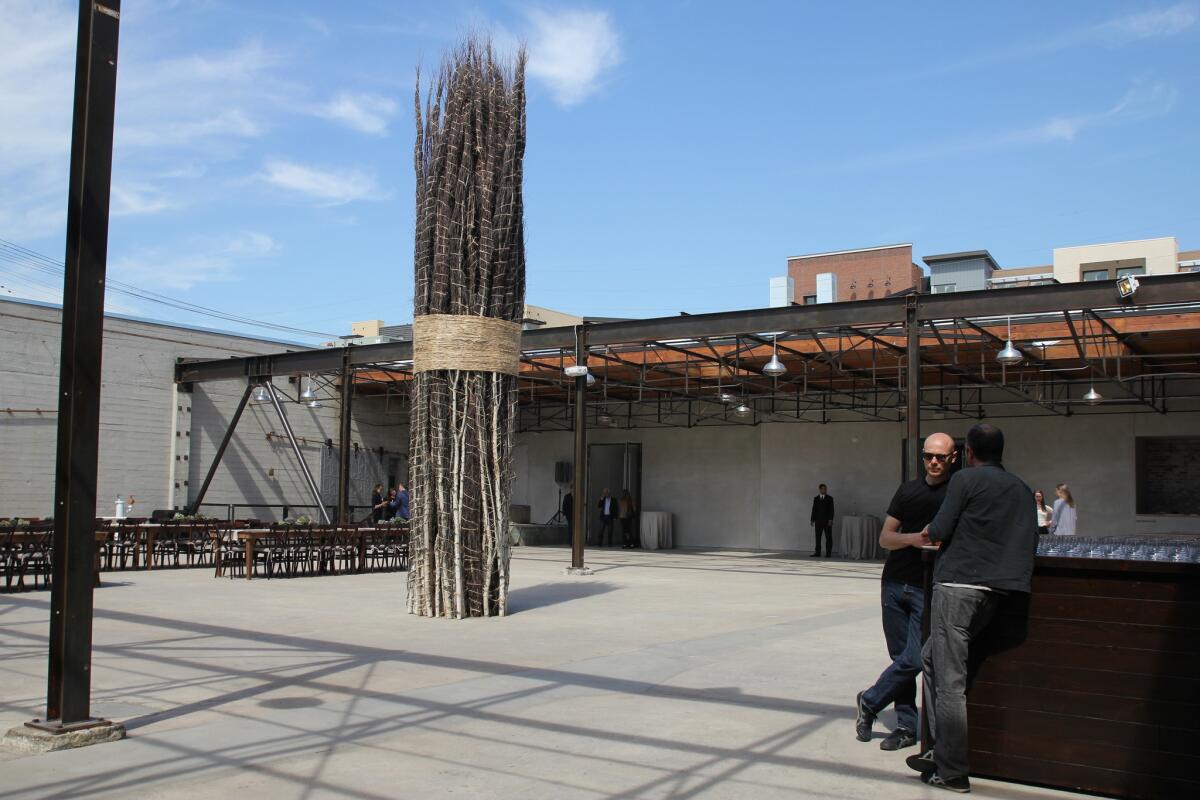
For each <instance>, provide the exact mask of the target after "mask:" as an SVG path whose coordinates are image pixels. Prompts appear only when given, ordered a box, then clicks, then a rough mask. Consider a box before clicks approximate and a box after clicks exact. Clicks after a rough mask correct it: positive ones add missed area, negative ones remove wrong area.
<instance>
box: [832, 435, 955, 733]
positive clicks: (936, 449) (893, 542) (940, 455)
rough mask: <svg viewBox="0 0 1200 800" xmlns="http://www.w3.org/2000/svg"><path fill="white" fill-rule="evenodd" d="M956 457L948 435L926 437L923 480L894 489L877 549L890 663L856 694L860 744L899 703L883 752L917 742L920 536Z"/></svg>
mask: <svg viewBox="0 0 1200 800" xmlns="http://www.w3.org/2000/svg"><path fill="white" fill-rule="evenodd" d="M956 458H957V453H956V452H955V449H954V439H952V438H951V437H950V436H949V435H948V434H945V433H935V434H933V435H931V436H929V437H928V438H926V439H925V445H924V447H923V448H922V449H921V460H922V461H923V462H924V464H925V475H924V476H923V477H920V478H916V479H915V480H911V481H908V482H906V483H902V484H901V485H900V488H898V489H897V490H896V494H895V495H894V496H893V497H892V502H891V503H890V504H889V505H888V509H887V519H886V520H885V521H884V523H883V531H882V532H881V533H880V534H879V546H880V547H882V548H883V549H885V550H887V551H888V557H887V562H886V563H885V564H884V565H883V575H882V582H881V587H880V589H881V591H880V602H881V605H882V606H883V637H884V639H885V640H886V641H887V650H888V656H889V657H890V658H891V659H892V663H891V664H889V665H888V666H887V669H885V670H884V671H883V673H882V674H881V675H880V676H879V679H878V680H876V681H875V683H874V685H873V686H871V687H870V688H868V689H864V690H862V691H861V692H859V693H858V697H857V698H856V700H855V705H856V706H857V707H858V717H857V719H856V720H855V724H854V728H855V734H856V736H857V737H858V740H859V741H860V742H869V741H871V726H872V725H873V724H874V722H875V718H876V717H877V716H878V715H879V712H880V711H882V710H883V709H885V708H887V707H888V706H889V705H892V704H895V706H896V729H895V730H894V731H892V732H891V733H890V734H889V735H888V736H887V737H886V738H885V739H884V740H883V741H882V742H880V743H879V749H880V750H901V749H903V748H905V747H912V746H913V745H914V744H916V743H917V727H918V726H917V720H918V717H917V676H918V675H920V674H921V620H922V619H923V618H924V615H925V589H924V586H925V570H924V568H923V567H922V565H921V550H920V547H921V545H922V544H923V543H924V541H923V537H922V535H921V532H922V531H923V530H925V526H926V525H928V524H929V523H930V522H932V521H933V518H934V517H935V516H937V512H938V509H940V508H941V507H942V500H944V499H945V497H946V486H947V482H948V481H949V480H950V471H951V469H952V467H953V466H954V461H955V459H956Z"/></svg>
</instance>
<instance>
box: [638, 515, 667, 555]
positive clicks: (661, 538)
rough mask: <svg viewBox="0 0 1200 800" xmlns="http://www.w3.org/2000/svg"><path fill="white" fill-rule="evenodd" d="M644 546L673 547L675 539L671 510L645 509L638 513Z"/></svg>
mask: <svg viewBox="0 0 1200 800" xmlns="http://www.w3.org/2000/svg"><path fill="white" fill-rule="evenodd" d="M638 520H639V530H640V531H641V537H642V547H644V548H646V549H647V550H657V549H659V548H660V547H661V548H666V549H669V548H672V547H674V546H675V539H674V537H673V536H672V533H671V512H670V511H643V512H641V513H640V514H639V515H638Z"/></svg>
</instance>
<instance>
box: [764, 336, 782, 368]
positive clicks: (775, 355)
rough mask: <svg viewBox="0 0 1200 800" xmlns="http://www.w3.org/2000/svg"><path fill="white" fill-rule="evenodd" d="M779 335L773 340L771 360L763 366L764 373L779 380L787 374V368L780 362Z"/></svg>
mask: <svg viewBox="0 0 1200 800" xmlns="http://www.w3.org/2000/svg"><path fill="white" fill-rule="evenodd" d="M778 338H779V337H778V335H776V336H774V337H772V338H771V360H770V361H768V362H767V363H766V364H763V368H762V373H763V375H766V376H767V377H769V378H778V377H779V376H780V375H784V374H786V373H787V367H786V366H784V363H783V362H782V361H780V360H779V342H778Z"/></svg>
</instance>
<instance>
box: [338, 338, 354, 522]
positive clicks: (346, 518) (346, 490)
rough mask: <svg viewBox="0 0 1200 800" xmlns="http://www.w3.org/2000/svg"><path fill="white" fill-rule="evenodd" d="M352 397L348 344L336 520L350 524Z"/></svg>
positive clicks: (343, 363) (348, 347)
mask: <svg viewBox="0 0 1200 800" xmlns="http://www.w3.org/2000/svg"><path fill="white" fill-rule="evenodd" d="M353 397H354V372H353V370H351V368H350V345H346V347H345V352H344V353H343V354H342V406H341V414H342V416H341V420H340V421H341V434H340V435H341V443H340V445H339V448H338V449H339V452H338V522H339V523H340V524H342V525H348V524H350V406H351V402H352V400H353Z"/></svg>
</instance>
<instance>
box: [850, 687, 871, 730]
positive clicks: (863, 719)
mask: <svg viewBox="0 0 1200 800" xmlns="http://www.w3.org/2000/svg"><path fill="white" fill-rule="evenodd" d="M866 693H867V690H866V689H863V690H862V691H861V692H859V693H858V697H855V698H854V706H855V708H856V709H857V710H858V717H857V718H856V719H855V720H854V735H855V736H856V737H857V738H858V740H859V741H860V742H869V741H871V726H872V725H874V724H875V712H874V711H872V710H871V709H869V708H867V706H866V704H865V703H863V699H862V698H863V695H864V694H866Z"/></svg>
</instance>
